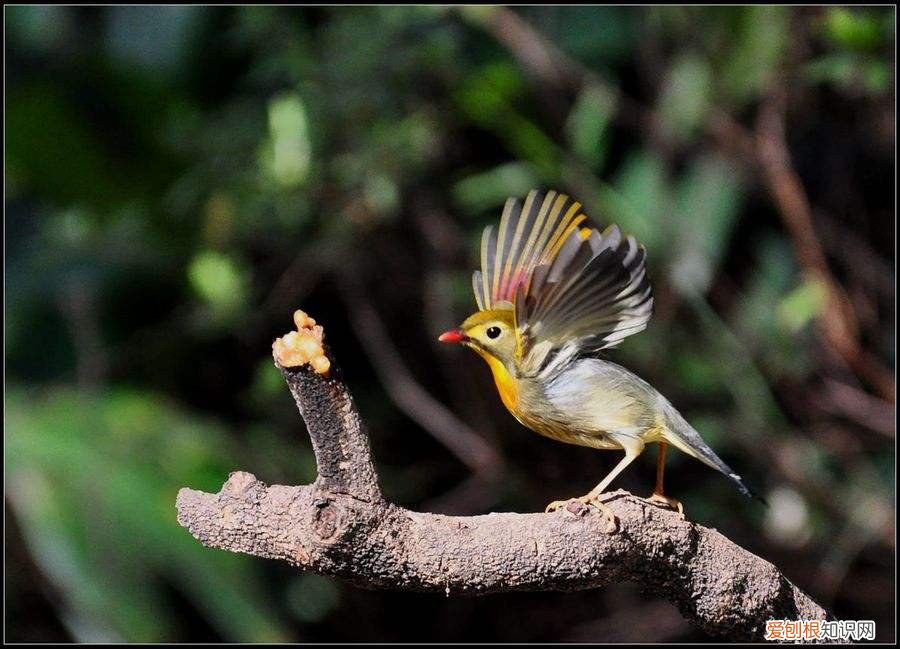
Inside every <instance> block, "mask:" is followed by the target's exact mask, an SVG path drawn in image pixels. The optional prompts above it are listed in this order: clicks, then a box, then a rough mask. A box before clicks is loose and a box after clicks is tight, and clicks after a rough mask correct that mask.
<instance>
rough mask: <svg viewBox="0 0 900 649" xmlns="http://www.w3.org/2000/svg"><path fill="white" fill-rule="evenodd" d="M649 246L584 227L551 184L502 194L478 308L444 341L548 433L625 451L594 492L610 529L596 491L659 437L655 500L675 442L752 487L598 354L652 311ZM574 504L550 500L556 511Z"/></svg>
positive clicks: (477, 284)
mask: <svg viewBox="0 0 900 649" xmlns="http://www.w3.org/2000/svg"><path fill="white" fill-rule="evenodd" d="M645 259H646V251H645V250H644V247H643V246H642V245H639V244H638V243H637V242H636V241H635V239H634V237H632V236H622V233H621V232H620V230H619V228H618V227H617V226H615V225H612V226H610V227H608V228H606V229H605V230H604V231H603V232H600V231H599V230H598V229H596V228H594V227H593V226H591V225H589V224H588V222H587V217H586V216H585V215H584V214H583V213H582V210H581V204H580V203H578V202H577V201H574V200H572V199H571V198H569V197H568V196H566V195H565V194H560V193H558V192H555V191H548V192H546V193H544V192H539V191H536V190H535V191H532V192H530V193H529V194H528V196H527V197H526V198H525V201H524V204H523V202H522V201H521V200H519V199H515V198H510V199H509V200H507V202H506V205H505V207H504V209H503V215H502V217H501V219H500V227H499V229H498V230H496V231H495V230H494V228H493V226H488V227H487V228H485V230H484V233H483V236H482V239H481V270H480V271H477V270H476V271H475V273H474V275H473V276H472V286H473V288H474V291H475V300H476V301H477V303H478V311H477V312H476V313H474V314H473V315H471V316H470V317H468V318H467V319H466V320H465V321H464V322H463V323H462V325H460V327H459V328H457V329H451V330H450V331H447V332H445V333H443V334H442V335H441V336H440V338H439V340H440V341H441V342H446V343H461V344H463V345H465V346H467V347H470V348H471V349H473V350H474V351H475V352H476V353H478V354H479V355H480V356H481V357H482V358H484V360H485V361H487V364H488V366H489V367H490V368H491V371H492V373H493V376H494V381H495V383H496V384H497V390H498V391H499V393H500V398H501V400H502V401H503V404H504V405H505V406H506V408H507V409H508V410H509V411H510V412H511V413H512V415H513V416H514V417H515V418H516V419H518V420H519V421H520V422H521V423H522V424H524V425H525V426H527V427H528V428H530V429H532V430H534V431H535V432H537V433H540V434H541V435H545V436H546V437H549V438H551V439H555V440H557V441H560V442H567V443H569V444H578V445H580V446H588V447H591V448H597V449H612V450H615V449H621V450H623V451H624V452H625V457H624V458H622V460H621V461H620V462H619V463H618V464H617V465H616V467H615V468H614V469H613V470H612V471H611V472H610V473H609V475H607V476H606V477H605V478H604V479H603V480H602V481H601V482H600V484H598V485H597V486H596V487H595V488H594V489H592V490H591V491H590V492H589V493H588V494H586V495H584V496H582V497H580V498H577V499H572V500H578V501H581V502H582V503H585V504H593V505H594V506H596V507H597V508H598V509H600V510H601V511H602V512H604V514H605V515H606V516H607V518H608V520H609V522H610V524H611V525H612V526H615V516H614V515H613V514H612V511H611V510H610V509H609V508H608V507H607V506H606V505H605V504H603V503H602V502H601V501H600V496H601V494H603V492H604V490H605V489H606V488H607V487H608V486H609V485H610V483H611V482H612V481H613V480H614V479H615V477H616V476H617V475H619V473H621V472H622V470H624V469H625V468H626V467H627V466H628V465H629V464H631V463H632V462H633V461H634V459H635V458H636V457H638V456H639V455H640V454H641V452H642V451H643V450H644V446H645V445H646V444H649V443H651V442H656V443H658V444H659V457H658V461H657V469H656V488H655V489H654V492H653V495H652V496H651V498H650V500H652V501H656V502H659V503H662V504H664V505H666V506H669V507H672V508H675V509H677V510H678V512H679V514H680V515H681V516H682V518H683V517H684V510H683V507H682V505H681V503H680V502H679V501H677V500H675V499H672V498H669V497H667V496H665V494H664V493H663V472H664V469H665V458H666V448H667V446H668V445H669V444H672V445H673V446H675V447H676V448H678V449H680V450H681V451H683V452H685V453H687V454H688V455H690V456H692V457H694V458H696V459H698V460H700V461H701V462H703V463H704V464H707V465H709V466H710V467H712V468H714V469H716V470H717V471H719V472H721V473H723V474H724V475H726V476H727V477H728V478H730V479H731V480H732V481H733V482H734V483H735V484H736V485H737V487H738V488H739V489H740V490H741V491H742V492H743V493H744V494H745V495H748V496H755V494H754V493H753V492H752V491H751V490H750V489H749V488H748V487H747V485H745V484H744V482H743V480H742V479H741V477H740V476H739V475H737V474H736V473H735V472H734V471H732V470H731V468H729V466H728V465H727V464H725V462H723V461H722V460H721V459H720V458H719V457H718V456H717V455H716V454H715V452H714V451H713V450H712V449H711V448H710V447H709V445H707V444H706V442H704V441H703V439H702V438H701V437H700V435H699V433H697V431H696V430H694V428H693V427H691V425H690V424H689V423H688V422H687V421H685V419H684V417H682V416H681V414H679V412H678V411H677V410H676V409H675V408H674V407H673V406H672V404H671V403H669V401H668V400H667V399H666V398H665V397H663V396H662V395H661V394H660V393H659V392H657V391H656V390H655V389H654V388H653V386H651V385H650V384H648V383H647V382H646V381H644V380H642V379H641V378H639V377H637V376H635V375H634V374H632V373H631V372H629V371H628V370H626V369H625V368H624V367H621V366H619V365H616V364H615V363H612V362H610V361H607V360H603V359H601V358H599V357H598V353H599V352H601V351H602V350H605V349H609V348H611V347H614V346H615V345H617V344H619V343H620V342H621V341H622V340H623V339H624V338H626V337H627V336H630V335H632V334H634V333H637V332H639V331H642V330H643V329H644V328H646V326H647V322H648V320H650V316H651V314H652V312H653V297H652V296H651V293H650V284H649V282H648V280H647V272H646V267H645ZM568 502H570V501H554V502H552V503H550V504H549V505H548V506H547V509H546V511H548V512H549V511H555V510H556V509H559V508H560V507H563V506H565V505H566V504H567V503H568Z"/></svg>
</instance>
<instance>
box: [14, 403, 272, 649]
mask: <svg viewBox="0 0 900 649" xmlns="http://www.w3.org/2000/svg"><path fill="white" fill-rule="evenodd" d="M6 406H7V413H6V416H7V424H8V429H7V432H8V435H7V438H6V450H7V457H8V463H7V471H8V487H9V496H10V499H11V501H12V503H13V507H14V509H15V511H16V513H17V515H18V516H19V518H20V521H21V524H22V525H23V528H24V532H25V535H26V538H27V539H28V540H29V542H30V543H31V544H32V547H33V548H34V550H35V558H36V559H37V561H38V562H39V564H40V565H41V566H42V568H43V569H44V571H45V573H46V574H47V575H48V576H49V577H50V578H51V579H52V580H53V582H54V585H55V586H56V587H57V588H59V589H60V590H61V591H62V592H63V593H64V594H65V595H66V606H67V607H68V608H69V612H70V614H71V615H72V616H73V620H74V622H73V627H74V628H73V630H74V631H75V632H76V635H77V636H78V637H79V639H81V640H85V641H90V640H112V639H121V640H126V641H142V642H154V641H155V642H163V641H168V640H173V639H175V638H177V637H178V629H179V625H180V624H183V623H185V622H186V620H184V619H182V618H180V617H179V615H178V613H177V611H174V610H172V608H171V607H170V605H169V604H168V603H167V601H166V596H165V587H166V585H167V584H168V585H170V586H172V587H175V588H177V589H178V590H179V591H180V592H181V593H182V595H183V596H184V597H186V598H187V599H188V600H190V601H191V603H192V605H193V606H194V607H195V608H196V609H197V610H198V611H199V612H200V613H201V614H202V615H204V616H205V617H206V618H207V621H208V623H209V624H211V625H213V626H214V627H216V628H217V629H218V630H219V632H220V633H221V634H222V635H223V637H226V638H229V639H231V640H234V641H250V640H256V641H261V640H262V639H263V638H266V639H267V640H268V641H271V642H277V641H280V640H284V639H285V638H286V637H287V635H286V630H285V628H284V627H283V625H282V624H281V623H280V622H279V620H278V619H277V618H276V617H273V615H272V613H271V611H270V607H269V606H268V605H267V604H266V597H265V596H264V595H263V590H262V587H261V584H260V583H259V581H258V577H256V576H255V575H254V573H253V570H252V564H251V562H250V560H248V559H247V558H244V557H238V556H236V555H230V554H224V553H212V552H208V551H206V550H204V549H203V548H202V547H201V546H200V545H199V544H197V543H196V542H194V541H193V539H191V538H190V537H189V536H187V535H185V533H184V530H183V529H181V527H180V526H179V525H178V524H177V523H176V521H175V516H174V510H173V502H174V497H175V494H176V492H177V490H178V488H179V487H180V486H181V485H184V484H188V483H190V484H192V485H194V486H195V487H196V488H199V489H206V490H216V489H217V488H218V486H219V485H220V484H221V481H222V477H223V476H224V475H227V473H228V470H229V469H230V468H231V467H233V466H234V464H233V459H232V458H234V457H236V453H235V448H234V444H233V443H232V442H231V441H230V440H229V438H228V436H227V435H226V434H225V433H224V431H223V430H222V429H221V427H219V426H218V425H216V424H214V423H211V422H207V421H203V420H200V419H197V418H195V417H192V416H190V415H188V414H186V413H184V412H182V411H181V409H180V408H178V407H177V406H176V405H175V404H173V403H170V402H169V401H168V400H166V399H162V398H159V397H155V396H152V395H150V394H148V393H146V392H140V393H139V392H132V391H125V390H116V391H111V392H108V393H103V394H97V395H88V394H84V393H77V392H74V391H72V390H67V389H56V390H53V391H51V392H49V393H48V394H36V393H34V392H33V391H28V390H25V389H24V388H22V387H14V389H12V390H11V391H10V392H8V393H7V402H6ZM112 603H115V605H114V606H113V605H111V604H112Z"/></svg>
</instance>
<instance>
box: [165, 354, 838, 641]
mask: <svg viewBox="0 0 900 649" xmlns="http://www.w3.org/2000/svg"><path fill="white" fill-rule="evenodd" d="M276 364H277V363H276ZM279 369H280V370H281V372H282V374H283V376H284V378H285V380H286V381H287V384H288V387H289V388H290V391H291V393H292V394H293V395H294V399H295V400H296V402H297V405H298V407H299V408H300V413H301V415H302V416H303V418H304V420H305V421H306V425H307V428H308V430H309V435H310V438H311V439H312V443H313V448H314V450H315V455H316V461H317V462H318V467H319V476H318V478H317V479H316V481H315V482H314V483H313V484H311V485H303V486H282V485H272V486H268V485H266V484H264V483H263V482H261V481H259V480H257V479H256V477H255V476H253V475H251V474H249V473H245V472H241V471H237V472H234V473H232V474H231V476H230V477H229V478H228V481H227V482H226V483H225V484H224V485H223V487H222V490H221V491H220V492H219V493H218V494H209V493H203V492H200V491H194V490H192V489H182V490H181V491H180V492H179V494H178V501H177V509H178V521H179V523H180V524H181V525H182V526H184V527H186V528H187V529H188V530H189V531H190V532H191V534H193V535H194V537H196V538H197V539H198V540H199V541H200V542H201V543H203V544H204V545H206V546H208V547H216V548H222V549H225V550H229V551H231V552H242V553H246V554H251V555H255V556H259V557H267V558H271V559H279V560H284V561H288V562H290V563H292V564H294V565H297V566H299V567H301V568H303V569H307V570H313V571H315V572H317V573H320V574H324V575H331V576H334V577H339V578H341V579H345V580H347V581H350V582H352V583H354V584H357V585H359V586H362V587H365V588H392V589H403V590H414V591H425V592H443V593H445V594H446V595H447V596H449V595H451V594H470V595H480V594H485V593H497V592H507V591H514V590H558V591H571V590H580V589H586V588H596V587H598V586H603V585H606V584H610V583H616V582H622V581H631V582H636V583H638V584H641V585H642V586H643V587H645V588H647V589H648V590H650V591H652V592H655V593H657V594H659V595H660V596H662V597H664V598H665V599H667V600H669V601H670V602H672V603H673V604H675V605H676V606H677V607H678V609H679V610H680V611H681V613H682V615H683V616H684V617H685V618H686V619H687V620H688V621H690V622H692V623H693V624H695V625H697V626H698V627H700V628H701V629H703V630H705V631H707V632H708V633H710V634H713V635H719V636H724V637H729V638H735V639H745V640H746V639H759V638H761V637H762V634H763V632H764V629H765V622H766V620H769V619H825V618H826V612H825V610H824V609H823V608H822V607H820V606H819V605H818V604H816V603H815V602H814V601H813V600H812V599H810V598H809V597H808V596H807V595H806V594H804V593H803V592H802V591H800V590H799V589H798V588H797V587H796V586H794V585H793V584H792V583H791V582H790V581H788V580H787V578H785V577H784V575H782V574H781V573H780V572H779V571H778V570H777V569H776V568H775V567H774V566H773V565H772V564H770V563H768V562H767V561H764V560H762V559H760V558H759V557H757V556H755V555H754V554H751V553H750V552H748V551H746V550H744V549H743V548H741V547H739V546H737V545H735V544H734V543H732V542H731V541H729V540H728V539H727V538H725V537H724V536H722V535H721V534H719V533H718V532H716V531H715V530H710V529H707V528H705V527H702V526H700V525H696V524H694V523H691V522H688V521H683V520H681V519H680V518H679V517H678V515H677V514H675V513H674V512H671V511H668V510H666V509H661V508H659V507H656V506H654V505H651V504H650V503H648V502H647V501H644V500H642V499H640V498H636V497H634V496H632V495H630V494H629V493H627V492H624V491H617V492H613V493H610V494H609V495H608V496H607V499H608V500H607V502H608V503H609V505H610V507H611V508H612V509H613V510H614V511H615V513H616V515H617V517H618V519H619V525H618V528H617V530H616V531H615V532H614V533H612V534H610V533H607V532H605V529H606V520H605V518H604V517H603V516H602V515H601V514H599V513H598V512H595V511H594V510H593V509H591V508H588V507H586V506H584V505H581V504H580V503H577V502H575V503H572V504H570V505H569V508H568V509H563V510H560V511H557V512H555V513H552V514H513V513H499V514H488V515H485V516H443V515H439V514H427V513H419V512H413V511H410V510H407V509H404V508H402V507H399V506H397V505H394V504H392V503H389V502H387V501H386V500H385V499H384V498H383V496H382V494H381V490H380V489H379V487H378V482H377V476H376V473H375V468H374V466H373V463H372V458H371V452H370V450H369V444H368V439H367V437H366V435H365V433H364V430H363V426H362V424H361V421H360V418H359V415H358V413H357V411H356V408H355V406H354V404H353V400H352V398H351V396H350V395H349V393H348V392H347V390H346V387H345V386H344V384H343V382H342V381H341V379H340V374H339V371H338V370H337V367H336V365H335V364H334V363H332V369H331V371H330V374H329V375H328V376H322V375H320V374H317V373H315V372H314V371H313V370H311V369H310V368H309V367H307V366H302V367H299V368H290V369H288V368H284V367H281V366H280V365H279Z"/></svg>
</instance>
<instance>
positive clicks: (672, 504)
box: [647, 493, 684, 520]
mask: <svg viewBox="0 0 900 649" xmlns="http://www.w3.org/2000/svg"><path fill="white" fill-rule="evenodd" d="M647 500H648V501H649V502H651V503H659V504H660V505H662V506H663V507H668V508H670V509H674V510H676V511H677V512H678V515H679V516H680V517H681V520H684V505H682V504H681V501H680V500H675V499H674V498H669V497H668V496H665V495H663V494H661V493H654V494H653V495H652V496H650V497H649V498H647Z"/></svg>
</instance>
